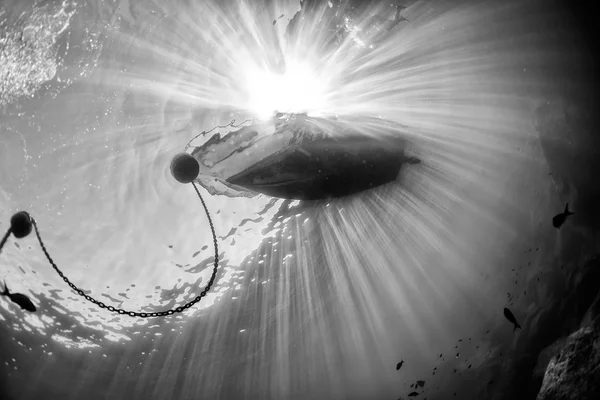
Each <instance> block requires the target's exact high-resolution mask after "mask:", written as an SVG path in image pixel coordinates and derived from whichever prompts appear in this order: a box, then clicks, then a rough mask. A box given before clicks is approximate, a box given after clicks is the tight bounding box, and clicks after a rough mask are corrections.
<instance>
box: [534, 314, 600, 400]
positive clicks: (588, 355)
mask: <svg viewBox="0 0 600 400" xmlns="http://www.w3.org/2000/svg"><path fill="white" fill-rule="evenodd" d="M598 322H600V320H599V319H598V318H596V319H595V320H594V324H592V325H590V326H588V327H585V328H582V329H580V330H578V331H577V332H575V333H573V334H572V335H571V336H569V338H568V339H567V342H566V344H565V346H564V348H563V349H562V350H561V351H560V353H559V354H558V356H556V357H553V358H552V359H551V360H550V363H549V364H548V368H547V369H546V373H545V375H544V381H543V383H542V388H541V389H540V392H539V394H538V396H537V400H597V399H600V329H599V328H600V326H599V325H600V324H599V323H598Z"/></svg>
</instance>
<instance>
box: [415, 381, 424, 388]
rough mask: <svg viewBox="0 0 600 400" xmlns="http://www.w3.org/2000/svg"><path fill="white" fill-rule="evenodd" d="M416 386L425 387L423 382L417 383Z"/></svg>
mask: <svg viewBox="0 0 600 400" xmlns="http://www.w3.org/2000/svg"><path fill="white" fill-rule="evenodd" d="M417 386H419V387H423V386H425V381H417Z"/></svg>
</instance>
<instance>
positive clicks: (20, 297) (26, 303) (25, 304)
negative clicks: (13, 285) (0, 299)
mask: <svg viewBox="0 0 600 400" xmlns="http://www.w3.org/2000/svg"><path fill="white" fill-rule="evenodd" d="M0 296H8V298H9V299H10V300H11V301H12V302H13V303H16V304H18V305H19V306H20V307H21V308H22V309H23V310H27V311H31V312H35V310H36V308H35V306H34V305H33V303H32V302H31V300H29V297H27V296H25V295H24V294H21V293H10V292H9V291H8V286H7V285H6V282H4V291H3V292H2V293H0Z"/></svg>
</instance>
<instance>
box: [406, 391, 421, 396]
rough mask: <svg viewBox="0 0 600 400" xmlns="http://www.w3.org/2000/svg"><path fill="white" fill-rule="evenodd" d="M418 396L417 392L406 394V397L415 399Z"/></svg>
mask: <svg viewBox="0 0 600 400" xmlns="http://www.w3.org/2000/svg"><path fill="white" fill-rule="evenodd" d="M418 395H419V393H418V392H410V393H409V394H408V397H415V396H418Z"/></svg>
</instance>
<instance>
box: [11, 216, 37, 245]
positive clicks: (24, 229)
mask: <svg viewBox="0 0 600 400" xmlns="http://www.w3.org/2000/svg"><path fill="white" fill-rule="evenodd" d="M31 226H32V223H31V217H30V216H29V214H27V212H25V211H19V212H18V213H16V214H15V215H13V216H12V218H11V219H10V229H11V232H12V234H13V235H15V237H16V238H19V239H21V238H24V237H25V236H27V235H29V234H30V233H31Z"/></svg>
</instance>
